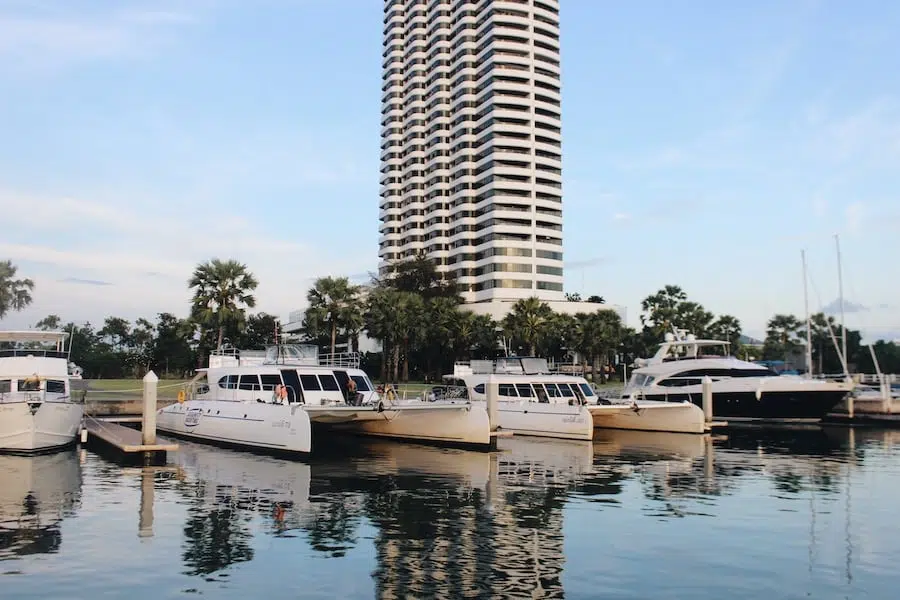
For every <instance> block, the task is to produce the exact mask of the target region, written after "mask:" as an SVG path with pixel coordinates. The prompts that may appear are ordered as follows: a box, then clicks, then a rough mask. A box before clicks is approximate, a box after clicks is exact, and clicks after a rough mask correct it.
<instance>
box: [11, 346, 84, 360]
mask: <svg viewBox="0 0 900 600" xmlns="http://www.w3.org/2000/svg"><path fill="white" fill-rule="evenodd" d="M16 356H34V357H40V358H62V359H68V358H69V355H68V353H67V352H62V351H59V350H45V349H44V348H11V349H6V350H0V358H12V357H16Z"/></svg>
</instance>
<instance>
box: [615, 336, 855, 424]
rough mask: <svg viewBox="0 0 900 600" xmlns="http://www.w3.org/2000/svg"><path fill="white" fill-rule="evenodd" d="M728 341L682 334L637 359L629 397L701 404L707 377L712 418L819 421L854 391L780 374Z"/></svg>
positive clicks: (627, 391) (842, 384)
mask: <svg viewBox="0 0 900 600" xmlns="http://www.w3.org/2000/svg"><path fill="white" fill-rule="evenodd" d="M729 347H730V344H729V342H724V341H720V340H708V339H697V338H695V337H694V336H693V335H690V334H687V333H686V332H685V331H684V330H679V331H677V332H676V333H675V334H672V333H669V334H666V338H665V341H664V342H663V343H662V344H661V345H660V347H659V350H658V351H657V352H656V354H655V355H654V356H653V357H652V358H649V359H639V360H638V361H636V365H637V366H638V368H636V369H635V370H634V371H632V374H631V379H630V380H629V382H628V384H627V385H626V386H625V389H624V391H623V395H624V396H625V397H627V398H631V399H636V400H638V401H641V400H655V401H660V402H675V403H679V404H682V403H685V402H691V403H693V404H696V405H697V406H701V405H702V392H703V385H702V384H703V379H704V378H705V377H709V378H710V380H711V382H712V397H713V416H714V417H716V418H721V419H724V420H726V421H728V422H729V423H730V422H732V421H735V422H740V421H774V422H793V423H802V422H818V421H820V420H821V419H822V417H824V416H825V415H826V414H827V413H828V412H829V411H831V410H832V409H833V408H834V407H835V406H836V405H837V404H838V403H839V402H840V401H841V400H842V399H843V398H844V397H845V396H846V395H847V394H848V393H849V392H850V391H851V390H852V389H853V384H852V383H850V382H845V381H829V380H824V379H809V378H805V377H800V376H795V375H778V374H777V373H776V372H774V371H772V370H770V369H768V368H767V367H765V366H763V365H759V364H755V363H752V362H747V361H744V360H740V359H738V358H736V357H734V356H731V355H730V351H729Z"/></svg>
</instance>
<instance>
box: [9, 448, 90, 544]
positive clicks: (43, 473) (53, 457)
mask: <svg viewBox="0 0 900 600" xmlns="http://www.w3.org/2000/svg"><path fill="white" fill-rule="evenodd" d="M80 502H81V465H80V464H79V461H78V454H77V452H76V450H75V449H72V450H66V451H63V452H56V453H54V454H46V455H37V456H9V455H0V560H9V559H15V558H19V557H23V556H26V555H30V554H46V553H53V552H57V551H58V550H59V547H60V544H62V534H61V532H60V524H61V522H62V520H63V519H64V518H66V517H69V516H72V515H73V514H74V511H75V509H76V508H77V507H78V506H79V504H80Z"/></svg>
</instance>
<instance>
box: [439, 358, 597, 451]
mask: <svg viewBox="0 0 900 600" xmlns="http://www.w3.org/2000/svg"><path fill="white" fill-rule="evenodd" d="M442 379H443V381H444V383H445V384H446V386H438V387H436V388H434V389H433V391H432V393H434V394H435V395H436V396H437V397H444V398H456V397H458V398H469V399H471V400H472V401H473V402H477V403H478V404H480V405H482V406H486V405H487V393H488V389H487V388H488V386H489V385H490V384H491V383H494V384H496V385H497V417H498V423H497V424H498V425H499V427H500V429H501V430H503V431H508V432H512V433H513V434H515V435H529V436H536V437H548V438H559V439H569V440H589V439H591V437H592V436H593V434H594V423H593V421H592V420H591V414H590V412H589V411H588V409H587V407H586V404H588V403H589V402H592V401H596V398H597V396H596V394H594V390H593V388H591V386H590V384H589V383H588V382H587V381H586V380H585V379H584V378H583V377H577V376H572V375H560V374H557V373H553V372H551V370H550V368H549V367H548V365H547V361H546V360H544V359H543V358H531V357H516V356H512V357H506V358H498V359H495V360H473V361H471V362H470V363H457V364H455V365H454V366H453V374H452V375H445V376H444V377H443V378H442Z"/></svg>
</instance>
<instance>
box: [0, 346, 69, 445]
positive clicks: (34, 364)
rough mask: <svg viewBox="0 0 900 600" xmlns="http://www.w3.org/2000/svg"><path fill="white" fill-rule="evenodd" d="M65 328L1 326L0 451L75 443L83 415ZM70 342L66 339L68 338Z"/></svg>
mask: <svg viewBox="0 0 900 600" xmlns="http://www.w3.org/2000/svg"><path fill="white" fill-rule="evenodd" d="M67 336H68V334H67V333H66V332H64V331H2V332H0V342H2V343H4V345H6V346H8V347H7V348H5V349H0V451H7V452H44V451H50V450H53V449H58V448H61V447H64V446H67V445H69V444H73V443H75V440H76V436H77V433H78V430H79V428H80V426H81V420H82V416H83V414H84V403H83V400H82V399H81V398H75V397H74V396H73V395H72V385H71V384H72V381H73V380H80V379H81V369H80V368H78V367H77V366H75V365H74V364H73V363H71V362H69V353H68V352H67V351H66V350H65V340H66V337H67ZM70 344H71V342H70Z"/></svg>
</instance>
